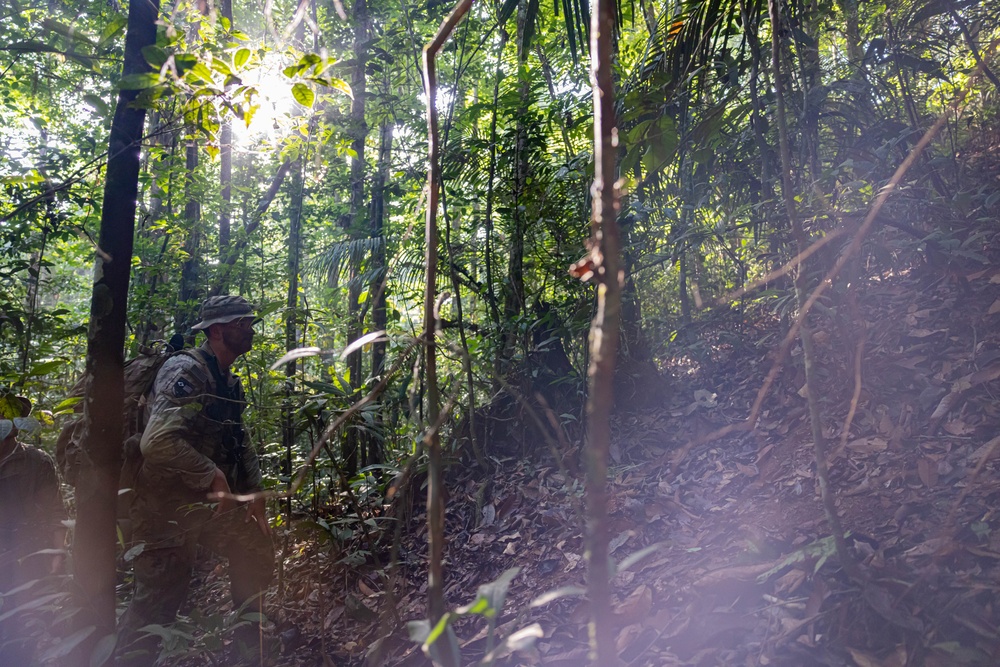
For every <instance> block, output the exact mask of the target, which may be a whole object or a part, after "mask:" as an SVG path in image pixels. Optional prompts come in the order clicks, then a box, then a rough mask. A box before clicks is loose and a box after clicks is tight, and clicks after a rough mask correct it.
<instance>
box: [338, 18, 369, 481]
mask: <svg viewBox="0 0 1000 667" xmlns="http://www.w3.org/2000/svg"><path fill="white" fill-rule="evenodd" d="M353 12H354V70H353V72H352V74H351V90H352V92H353V93H354V99H353V100H352V101H351V121H350V128H351V129H350V134H351V148H352V149H353V150H354V153H355V155H354V158H353V159H352V161H351V216H350V220H349V222H348V229H347V235H348V238H349V239H350V241H351V244H352V251H351V253H350V258H349V262H350V285H349V287H348V299H347V309H348V315H347V317H348V325H347V327H348V329H347V339H348V341H355V340H357V339H358V338H360V337H361V331H362V329H363V323H362V321H361V320H362V318H363V316H364V315H363V311H362V309H361V304H360V303H358V300H359V299H360V297H361V282H360V276H361V263H362V261H363V256H362V253H361V252H360V251H355V249H354V248H353V246H354V245H355V244H356V242H359V241H361V240H362V239H364V238H365V237H366V236H367V235H368V234H367V233H368V230H367V229H366V225H365V224H364V215H365V171H366V166H367V164H366V162H365V140H366V139H367V138H368V125H367V123H366V122H365V96H366V95H365V93H366V85H367V79H366V77H365V67H366V66H367V63H368V46H367V42H368V5H367V3H366V1H365V0H354V9H353ZM369 296H370V293H369ZM361 362H362V357H361V350H360V349H357V350H354V351H353V352H351V354H349V355H348V356H347V368H348V371H349V373H350V376H351V388H352V390H353V392H354V396H353V399H352V400H355V401H356V400H358V399H359V398H360V397H361V388H362V386H363V379H362V373H363V370H362V365H363V364H362V363H361ZM367 440H368V438H367V437H363V434H362V433H361V431H359V430H358V429H357V428H348V429H347V433H346V434H345V436H344V472H345V473H346V474H347V476H348V478H351V477H354V476H355V475H357V474H358V469H359V464H364V463H367V458H368V457H367V454H366V451H367V449H368V447H367V446H366V445H367Z"/></svg>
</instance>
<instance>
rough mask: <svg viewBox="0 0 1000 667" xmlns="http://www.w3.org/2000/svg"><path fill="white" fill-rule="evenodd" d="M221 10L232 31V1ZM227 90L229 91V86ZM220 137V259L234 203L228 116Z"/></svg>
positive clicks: (226, 245) (225, 1) (226, 243)
mask: <svg viewBox="0 0 1000 667" xmlns="http://www.w3.org/2000/svg"><path fill="white" fill-rule="evenodd" d="M220 9H221V10H222V16H223V17H224V18H226V19H228V21H229V27H230V29H232V26H233V2H232V0H222V2H221V4H220ZM226 89H227V90H228V89H229V86H228V85H227V86H226ZM219 135H220V136H219V161H220V165H219V185H220V186H221V187H222V206H221V207H220V209H219V257H225V256H226V252H227V251H228V250H229V238H230V221H231V216H230V213H231V210H232V208H231V207H232V202H233V123H232V119H230V117H229V116H228V115H227V116H226V117H225V118H224V119H223V121H222V129H221V131H220V133H219Z"/></svg>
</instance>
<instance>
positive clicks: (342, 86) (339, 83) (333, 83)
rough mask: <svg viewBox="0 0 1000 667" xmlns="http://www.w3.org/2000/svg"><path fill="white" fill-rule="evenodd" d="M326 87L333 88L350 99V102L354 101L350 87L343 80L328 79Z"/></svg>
mask: <svg viewBox="0 0 1000 667" xmlns="http://www.w3.org/2000/svg"><path fill="white" fill-rule="evenodd" d="M327 85H328V86H329V87H330V88H333V89H334V90H339V91H340V92H342V93H344V94H345V95H347V96H348V97H350V98H351V99H352V100H353V99H354V91H353V90H351V85H350V84H349V83H347V82H346V81H344V80H343V79H333V78H331V79H328V80H327Z"/></svg>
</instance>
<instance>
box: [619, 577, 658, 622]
mask: <svg viewBox="0 0 1000 667" xmlns="http://www.w3.org/2000/svg"><path fill="white" fill-rule="evenodd" d="M652 608H653V591H652V589H651V588H650V587H649V586H647V585H646V584H641V585H640V586H639V587H638V588H636V589H635V590H634V591H632V594H631V595H629V596H628V597H627V598H625V600H624V601H623V602H622V603H621V604H620V605H618V608H617V609H615V621H616V622H617V623H619V624H621V625H623V626H624V625H630V624H632V623H639V622H641V621H642V620H644V619H645V618H646V617H647V616H648V615H649V610H650V609H652Z"/></svg>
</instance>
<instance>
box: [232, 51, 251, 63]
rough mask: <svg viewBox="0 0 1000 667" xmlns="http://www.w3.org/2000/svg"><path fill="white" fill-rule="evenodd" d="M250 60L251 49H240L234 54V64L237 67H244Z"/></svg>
mask: <svg viewBox="0 0 1000 667" xmlns="http://www.w3.org/2000/svg"><path fill="white" fill-rule="evenodd" d="M248 60H250V49H240V50H238V51H237V52H236V55H234V56H233V64H234V65H236V66H237V67H243V66H244V65H246V64H247V61H248Z"/></svg>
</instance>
